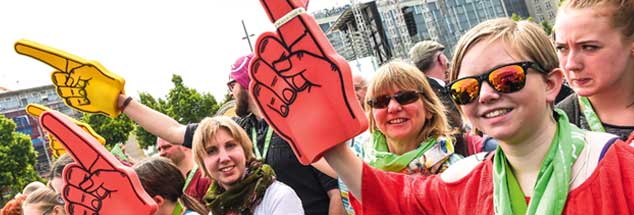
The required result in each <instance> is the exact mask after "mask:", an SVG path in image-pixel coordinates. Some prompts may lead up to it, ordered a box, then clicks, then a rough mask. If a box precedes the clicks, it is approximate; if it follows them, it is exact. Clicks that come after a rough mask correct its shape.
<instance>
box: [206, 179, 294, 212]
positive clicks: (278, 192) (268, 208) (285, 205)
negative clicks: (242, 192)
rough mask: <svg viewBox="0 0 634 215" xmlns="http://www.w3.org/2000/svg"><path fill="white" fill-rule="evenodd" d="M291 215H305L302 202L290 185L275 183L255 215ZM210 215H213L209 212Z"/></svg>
mask: <svg viewBox="0 0 634 215" xmlns="http://www.w3.org/2000/svg"><path fill="white" fill-rule="evenodd" d="M269 214H285V215H286V214H289V215H294V214H298V215H303V214H304V208H303V207H302V201H301V200H300V199H299V196H297V194H296V193H295V191H294V190H293V189H292V188H291V187H289V186H288V185H286V184H284V183H282V182H279V181H275V182H273V184H271V186H269V188H266V192H265V193H264V197H263V198H262V202H261V203H260V205H258V206H257V207H255V211H254V212H253V215H269ZM209 215H212V213H211V212H209Z"/></svg>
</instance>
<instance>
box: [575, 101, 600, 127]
mask: <svg viewBox="0 0 634 215" xmlns="http://www.w3.org/2000/svg"><path fill="white" fill-rule="evenodd" d="M578 98H579V105H581V112H583V115H584V116H585V117H586V121H588V125H589V126H590V129H591V130H593V131H600V132H605V128H603V123H601V119H599V116H598V115H597V113H595V112H594V108H592V104H591V103H590V100H589V99H588V97H585V96H578Z"/></svg>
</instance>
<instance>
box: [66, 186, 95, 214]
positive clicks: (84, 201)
mask: <svg viewBox="0 0 634 215" xmlns="http://www.w3.org/2000/svg"><path fill="white" fill-rule="evenodd" d="M62 192H63V195H64V196H65V197H66V199H68V201H70V202H72V203H76V204H80V205H82V206H84V207H86V208H88V209H90V210H99V208H101V201H100V199H99V198H97V196H94V195H92V194H90V193H88V192H85V191H84V190H82V189H80V188H79V187H76V186H73V185H69V186H65V187H64V190H63V191H62Z"/></svg>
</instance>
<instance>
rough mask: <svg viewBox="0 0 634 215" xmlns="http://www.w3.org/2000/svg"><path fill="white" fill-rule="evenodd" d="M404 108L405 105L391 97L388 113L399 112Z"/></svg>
mask: <svg viewBox="0 0 634 215" xmlns="http://www.w3.org/2000/svg"><path fill="white" fill-rule="evenodd" d="M402 109H403V107H402V106H401V104H399V103H398V102H397V101H396V99H394V98H391V99H390V103H388V104H387V113H398V112H399V111H401V110H402Z"/></svg>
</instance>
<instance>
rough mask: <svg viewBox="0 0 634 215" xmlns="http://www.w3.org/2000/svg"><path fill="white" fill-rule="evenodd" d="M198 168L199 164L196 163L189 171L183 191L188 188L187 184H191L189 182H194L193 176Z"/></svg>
mask: <svg viewBox="0 0 634 215" xmlns="http://www.w3.org/2000/svg"><path fill="white" fill-rule="evenodd" d="M197 170H198V166H197V165H194V168H193V169H192V170H190V171H189V174H187V179H185V186H183V192H185V190H187V186H189V182H192V178H194V175H196V171H197Z"/></svg>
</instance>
